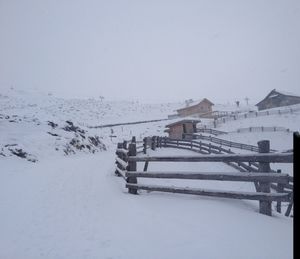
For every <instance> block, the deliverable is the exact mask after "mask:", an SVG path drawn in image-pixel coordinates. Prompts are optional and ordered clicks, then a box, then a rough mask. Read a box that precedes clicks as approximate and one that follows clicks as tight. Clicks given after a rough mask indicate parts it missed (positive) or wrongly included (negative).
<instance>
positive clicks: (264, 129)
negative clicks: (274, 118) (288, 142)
mask: <svg viewBox="0 0 300 259" xmlns="http://www.w3.org/2000/svg"><path fill="white" fill-rule="evenodd" d="M275 131H285V132H290V130H289V129H287V128H284V127H265V126H261V127H249V128H240V129H237V131H236V132H237V133H243V132H275Z"/></svg>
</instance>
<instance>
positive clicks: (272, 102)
mask: <svg viewBox="0 0 300 259" xmlns="http://www.w3.org/2000/svg"><path fill="white" fill-rule="evenodd" d="M297 103H300V97H297V96H285V95H278V96H276V97H272V98H268V99H266V100H265V101H263V102H262V103H261V104H259V105H258V110H259V111H260V110H265V109H270V108H275V107H282V106H288V105H293V104H297Z"/></svg>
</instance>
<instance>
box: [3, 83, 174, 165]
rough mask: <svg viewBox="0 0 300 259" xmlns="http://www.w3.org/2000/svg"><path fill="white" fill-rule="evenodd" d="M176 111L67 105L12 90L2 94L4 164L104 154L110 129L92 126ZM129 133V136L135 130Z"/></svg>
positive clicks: (164, 107) (84, 102) (81, 103)
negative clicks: (14, 159)
mask: <svg viewBox="0 0 300 259" xmlns="http://www.w3.org/2000/svg"><path fill="white" fill-rule="evenodd" d="M174 107H176V104H175V105H174V104H154V105H152V104H139V103H137V102H125V101H124V102H106V101H103V100H102V99H97V100H96V99H87V100H81V99H70V100H68V99H61V98H56V97H53V96H51V95H45V94H41V93H36V92H31V93H29V92H24V91H20V90H14V89H10V90H7V91H6V92H3V93H1V94H0V132H1V136H0V159H1V157H2V158H3V157H8V156H12V155H13V156H14V155H15V156H18V157H20V158H25V159H27V160H28V161H32V162H35V161H37V160H39V159H41V158H48V157H49V156H56V155H58V156H61V155H69V154H75V153H77V152H86V153H95V152H97V151H102V150H106V149H107V148H108V147H107V146H109V145H110V144H111V141H109V137H108V136H109V135H111V134H112V133H111V132H110V130H111V129H106V130H105V129H104V130H99V129H98V130H96V129H91V128H90V126H97V125H103V124H107V123H121V122H131V121H139V120H151V119H166V118H167V115H168V114H169V113H172V110H173V109H174ZM127 129H128V128H127ZM127 134H128V137H131V136H132V131H131V130H130V131H129V132H127ZM114 135H116V134H114ZM123 135H126V134H125V132H124V130H123Z"/></svg>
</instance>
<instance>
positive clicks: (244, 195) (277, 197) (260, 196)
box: [126, 183, 290, 201]
mask: <svg viewBox="0 0 300 259" xmlns="http://www.w3.org/2000/svg"><path fill="white" fill-rule="evenodd" d="M126 188H130V189H136V190H138V189H140V190H147V191H159V192H171V193H182V194H194V195H202V196H212V197H220V198H231V199H244V200H265V201H290V195H289V194H287V193H261V192H238V191H219V190H207V189H197V188H183V187H180V188H179V187H168V186H157V185H142V184H129V183H127V184H126Z"/></svg>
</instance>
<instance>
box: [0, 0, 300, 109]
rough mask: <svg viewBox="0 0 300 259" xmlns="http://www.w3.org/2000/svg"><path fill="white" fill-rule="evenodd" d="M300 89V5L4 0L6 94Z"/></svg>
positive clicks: (260, 0) (1, 36)
mask: <svg viewBox="0 0 300 259" xmlns="http://www.w3.org/2000/svg"><path fill="white" fill-rule="evenodd" d="M299 83H300V1H298V0H295V1H291V0H248V1H246V0H245V1H241V0H236V1H233V0H232V1H231V0H226V1H224V0H219V1H216V0H215V1H213V0H205V1H201V0H195V1H191V0H182V1H175V0H173V1H166V0H158V1H155V0H148V1H142V0H136V1H131V0H119V1H114V0H107V1H100V0H68V1H66V0H36V1H33V0H27V1H26V0H18V1H17V0H0V90H1V89H4V88H7V87H10V86H14V87H16V88H21V89H38V90H40V91H44V92H52V93H54V94H55V95H57V96H64V97H93V96H94V97H98V96H99V95H103V96H105V98H106V99H133V98H134V99H138V100H141V101H151V102H152V101H178V100H181V101H183V100H185V99H188V98H194V99H199V98H202V97H207V98H209V99H210V100H211V101H213V102H217V101H226V100H237V99H240V100H243V99H244V98H245V97H246V96H248V97H249V98H250V102H254V103H255V102H257V101H260V100H261V99H262V98H263V97H265V95H266V94H267V93H268V92H269V91H270V90H272V89H273V88H276V89H281V90H285V91H289V92H294V93H296V94H298V95H300V84H299Z"/></svg>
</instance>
